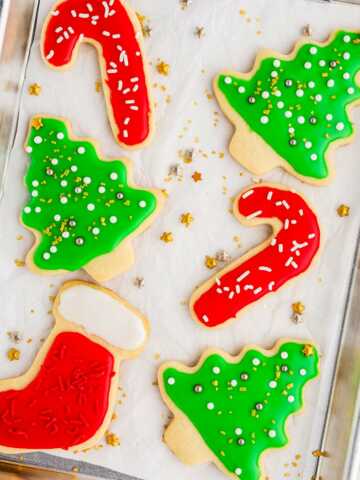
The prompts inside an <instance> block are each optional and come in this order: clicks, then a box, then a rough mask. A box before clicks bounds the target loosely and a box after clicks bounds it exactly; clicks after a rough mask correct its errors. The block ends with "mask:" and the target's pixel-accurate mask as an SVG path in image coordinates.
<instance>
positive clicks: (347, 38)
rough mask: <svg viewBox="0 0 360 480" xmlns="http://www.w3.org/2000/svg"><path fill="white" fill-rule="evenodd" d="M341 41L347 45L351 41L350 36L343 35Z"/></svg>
mask: <svg viewBox="0 0 360 480" xmlns="http://www.w3.org/2000/svg"><path fill="white" fill-rule="evenodd" d="M343 40H344V42H345V43H349V42H350V41H351V37H350V35H345V36H344V38H343Z"/></svg>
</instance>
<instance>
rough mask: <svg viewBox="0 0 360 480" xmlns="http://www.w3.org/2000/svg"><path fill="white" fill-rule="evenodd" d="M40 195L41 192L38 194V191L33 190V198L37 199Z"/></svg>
mask: <svg viewBox="0 0 360 480" xmlns="http://www.w3.org/2000/svg"><path fill="white" fill-rule="evenodd" d="M38 195H39V192H38V191H37V190H33V191H32V192H31V196H32V197H37V196H38Z"/></svg>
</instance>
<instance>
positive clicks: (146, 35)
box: [142, 24, 152, 38]
mask: <svg viewBox="0 0 360 480" xmlns="http://www.w3.org/2000/svg"><path fill="white" fill-rule="evenodd" d="M151 32H152V28H151V27H150V25H148V24H145V25H143V26H142V34H143V36H144V38H149V37H151Z"/></svg>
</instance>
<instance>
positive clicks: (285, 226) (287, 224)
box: [284, 218, 290, 230]
mask: <svg viewBox="0 0 360 480" xmlns="http://www.w3.org/2000/svg"><path fill="white" fill-rule="evenodd" d="M289 225H290V222H289V219H288V218H286V219H285V222H284V230H288V228H289Z"/></svg>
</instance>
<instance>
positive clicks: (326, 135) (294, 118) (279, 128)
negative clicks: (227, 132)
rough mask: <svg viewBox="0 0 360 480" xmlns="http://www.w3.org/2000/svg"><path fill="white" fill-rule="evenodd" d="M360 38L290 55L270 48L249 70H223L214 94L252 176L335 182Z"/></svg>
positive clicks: (336, 37) (306, 45)
mask: <svg viewBox="0 0 360 480" xmlns="http://www.w3.org/2000/svg"><path fill="white" fill-rule="evenodd" d="M359 52H360V34H359V33H353V32H344V31H338V32H336V33H334V34H333V35H332V36H331V38H330V39H329V40H328V41H327V42H324V43H319V42H314V41H312V40H311V41H309V40H308V39H306V40H302V41H301V42H299V43H298V44H297V45H296V47H295V49H294V51H293V52H292V53H291V54H290V55H280V54H277V53H276V52H272V51H270V50H266V51H264V52H263V53H261V54H260V55H259V56H258V57H257V60H256V62H255V65H254V68H253V69H252V71H251V72H249V73H245V74H238V73H234V72H224V73H221V74H220V75H219V76H218V77H217V78H216V79H215V82H214V90H215V94H216V96H217V99H218V101H219V104H220V106H221V108H222V110H223V111H224V113H225V115H226V116H227V117H228V118H229V120H230V121H231V122H232V123H233V124H234V126H235V130H236V131H235V134H234V136H233V138H232V140H231V143H230V152H231V154H232V155H233V157H234V158H235V159H236V160H238V161H239V162H240V163H241V164H243V165H244V166H245V167H246V168H247V169H248V170H250V171H251V172H252V173H254V174H255V175H262V174H264V173H266V172H268V171H269V170H271V169H273V168H275V167H278V166H281V167H282V168H284V169H285V170H287V171H289V172H290V173H292V174H293V175H296V176H297V177H299V178H301V180H303V181H305V182H308V183H314V184H321V183H327V182H329V181H330V180H331V168H330V167H331V165H330V164H329V161H330V159H331V155H332V153H333V151H334V149H335V148H336V147H338V146H340V145H342V144H345V143H348V142H350V141H351V137H352V135H353V133H354V129H353V125H352V123H351V121H350V119H349V116H348V111H349V108H350V107H351V106H354V105H356V104H358V103H359V101H360V89H359V80H360V77H359V70H360V55H359Z"/></svg>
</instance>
